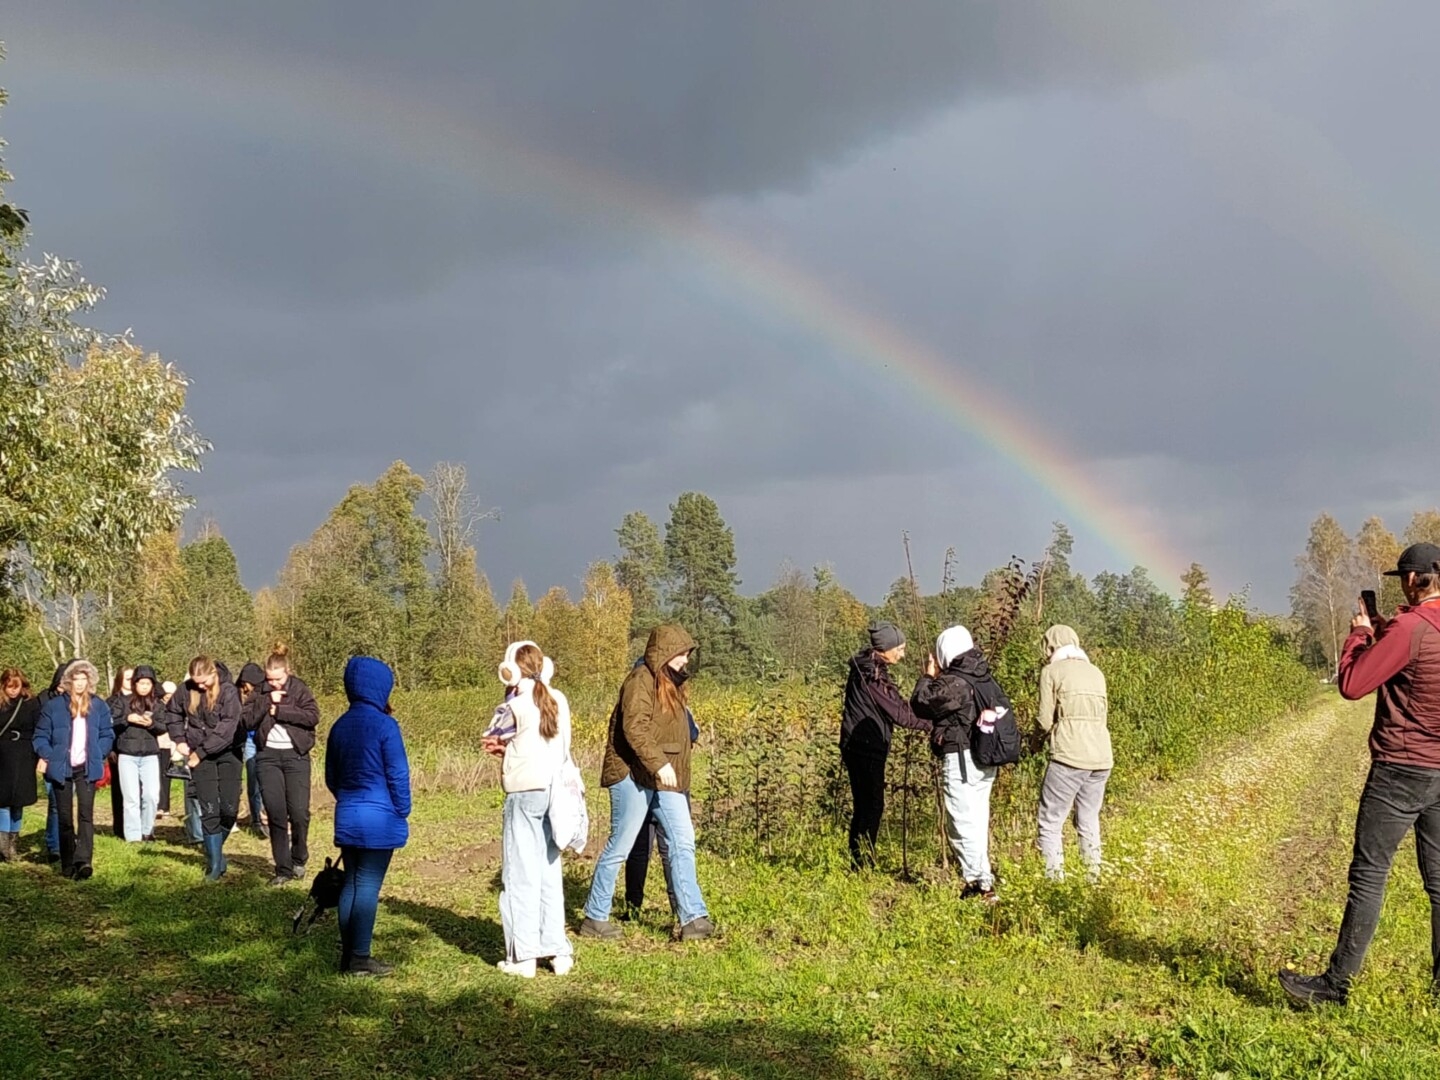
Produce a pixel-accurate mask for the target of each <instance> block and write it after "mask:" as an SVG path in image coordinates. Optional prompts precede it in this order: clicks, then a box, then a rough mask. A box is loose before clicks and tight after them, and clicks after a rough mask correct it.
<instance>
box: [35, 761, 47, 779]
mask: <svg viewBox="0 0 1440 1080" xmlns="http://www.w3.org/2000/svg"><path fill="white" fill-rule="evenodd" d="M46 768H48V766H47V765H46V764H45V759H44V758H41V759H39V760H38V761H36V762H35V775H36V776H44V775H45V770H46Z"/></svg>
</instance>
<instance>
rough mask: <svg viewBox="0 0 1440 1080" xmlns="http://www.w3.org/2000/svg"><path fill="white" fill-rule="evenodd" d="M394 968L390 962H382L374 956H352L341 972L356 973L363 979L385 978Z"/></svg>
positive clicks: (346, 973) (344, 973)
mask: <svg viewBox="0 0 1440 1080" xmlns="http://www.w3.org/2000/svg"><path fill="white" fill-rule="evenodd" d="M394 970H395V969H394V968H393V967H391V966H390V965H389V964H382V963H381V962H380V961H379V960H376V959H375V958H374V957H371V956H352V957H351V958H350V963H349V964H347V965H346V966H345V970H344V971H342V972H341V974H342V975H355V976H358V977H359V978H362V979H383V978H385V976H386V975H389V974H390V973H391V972H392V971H394Z"/></svg>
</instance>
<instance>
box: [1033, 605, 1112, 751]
mask: <svg viewBox="0 0 1440 1080" xmlns="http://www.w3.org/2000/svg"><path fill="white" fill-rule="evenodd" d="M1044 641H1045V655H1046V656H1048V657H1050V662H1049V663H1047V664H1046V665H1045V666H1044V667H1043V668H1042V669H1041V670H1040V711H1039V714H1038V715H1037V716H1036V720H1037V721H1038V722H1039V724H1040V729H1041V730H1042V731H1044V732H1046V733H1047V734H1048V735H1049V739H1050V760H1051V761H1058V762H1059V763H1060V764H1062V765H1069V766H1070V767H1071V768H1072V769H1109V768H1111V767H1113V766H1114V764H1115V755H1114V753H1113V752H1112V751H1111V749H1110V729H1109V727H1108V726H1107V721H1108V719H1109V698H1108V696H1107V694H1106V690H1105V673H1104V672H1102V671H1101V670H1100V669H1099V668H1097V667H1096V666H1095V665H1094V664H1092V663H1091V662H1090V661H1089V660H1088V659H1086V658H1085V657H1084V655H1083V654H1079V655H1068V656H1067V655H1066V654H1070V653H1079V649H1080V638H1079V635H1077V634H1076V633H1075V631H1074V630H1072V629H1070V627H1068V626H1052V627H1051V628H1050V629H1049V630H1046V631H1045V638H1044ZM1066 646H1070V648H1068V649H1067V648H1065V647H1066ZM1057 653H1059V654H1060V658H1059V659H1057V658H1056V654H1057Z"/></svg>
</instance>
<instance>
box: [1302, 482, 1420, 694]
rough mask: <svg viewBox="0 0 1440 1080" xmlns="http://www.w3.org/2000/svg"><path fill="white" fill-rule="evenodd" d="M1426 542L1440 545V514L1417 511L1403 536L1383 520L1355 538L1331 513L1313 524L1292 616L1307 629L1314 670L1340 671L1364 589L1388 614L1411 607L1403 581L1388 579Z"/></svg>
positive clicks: (1306, 642) (1306, 646)
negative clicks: (1411, 549) (1408, 551)
mask: <svg viewBox="0 0 1440 1080" xmlns="http://www.w3.org/2000/svg"><path fill="white" fill-rule="evenodd" d="M1420 543H1429V544H1440V509H1431V510H1419V511H1416V512H1415V513H1414V515H1412V516H1411V518H1410V523H1409V524H1408V525H1407V526H1406V527H1405V531H1404V533H1402V534H1401V536H1400V537H1396V535H1395V534H1394V533H1392V532H1391V531H1390V530H1389V528H1387V527H1386V525H1385V522H1384V520H1383V519H1381V518H1379V517H1371V518H1367V519H1366V520H1365V521H1364V523H1363V524H1361V526H1360V529H1359V531H1358V532H1357V533H1356V534H1355V535H1354V536H1350V535H1349V534H1348V533H1346V531H1345V529H1344V527H1343V526H1342V525H1341V524H1340V522H1338V521H1336V520H1335V518H1334V517H1333V516H1332V515H1330V514H1328V513H1324V514H1321V515H1320V516H1319V517H1317V518H1316V519H1315V520H1314V522H1312V523H1311V525H1310V535H1309V538H1308V539H1307V540H1306V542H1305V551H1304V552H1303V553H1302V554H1301V555H1299V556H1298V557H1297V558H1296V560H1295V567H1296V571H1297V574H1296V578H1295V585H1294V587H1293V588H1292V589H1291V590H1290V600H1291V607H1292V613H1293V615H1294V617H1295V619H1296V620H1297V621H1298V622H1299V624H1300V626H1301V627H1302V628H1303V629H1302V632H1301V635H1300V637H1301V643H1302V647H1303V650H1304V657H1305V659H1306V661H1307V662H1308V663H1309V664H1310V665H1311V666H1313V667H1324V668H1327V669H1328V670H1330V671H1334V670H1335V666H1336V664H1337V663H1338V662H1339V658H1340V647H1341V646H1342V645H1343V644H1344V643H1345V638H1346V635H1348V634H1349V632H1350V619H1351V616H1353V615H1354V614H1355V599H1356V597H1357V596H1359V595H1360V590H1361V589H1374V590H1375V593H1376V598H1377V599H1378V601H1379V605H1380V610H1381V611H1382V612H1392V611H1394V610H1395V609H1396V608H1397V607H1399V606H1400V605H1401V604H1403V603H1404V602H1405V597H1404V596H1403V595H1402V594H1401V592H1400V581H1399V579H1398V578H1393V577H1385V576H1384V574H1385V571H1386V570H1393V569H1395V561H1396V559H1398V558H1399V556H1400V552H1401V551H1402V550H1404V549H1405V548H1406V547H1408V546H1409V545H1411V544H1420Z"/></svg>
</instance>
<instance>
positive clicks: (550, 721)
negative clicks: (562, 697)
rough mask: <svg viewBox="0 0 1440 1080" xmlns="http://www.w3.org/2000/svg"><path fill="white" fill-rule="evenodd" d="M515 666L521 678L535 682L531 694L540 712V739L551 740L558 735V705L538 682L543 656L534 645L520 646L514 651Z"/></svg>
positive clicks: (543, 666) (542, 668) (547, 688)
mask: <svg viewBox="0 0 1440 1080" xmlns="http://www.w3.org/2000/svg"><path fill="white" fill-rule="evenodd" d="M515 666H516V667H518V668H519V669H520V674H521V675H522V676H523V677H525V678H527V679H532V680H534V682H535V689H534V691H532V694H533V696H534V699H535V707H536V708H537V709H539V710H540V737H541V738H542V739H547V740H548V739H553V738H554V737H555V736H556V735H558V734H559V733H560V703H559V702H557V701H556V700H555V697H554V695H553V694H551V693H550V688H549V687H548V686H546V685H545V684H544V683H543V682H542V681H541V680H540V674H541V672H542V671H544V669H545V654H544V653H542V652H541V651H540V650H539V649H537V648H536V647H535V646H534V645H521V646H520V648H518V649H516V650H515Z"/></svg>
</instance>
